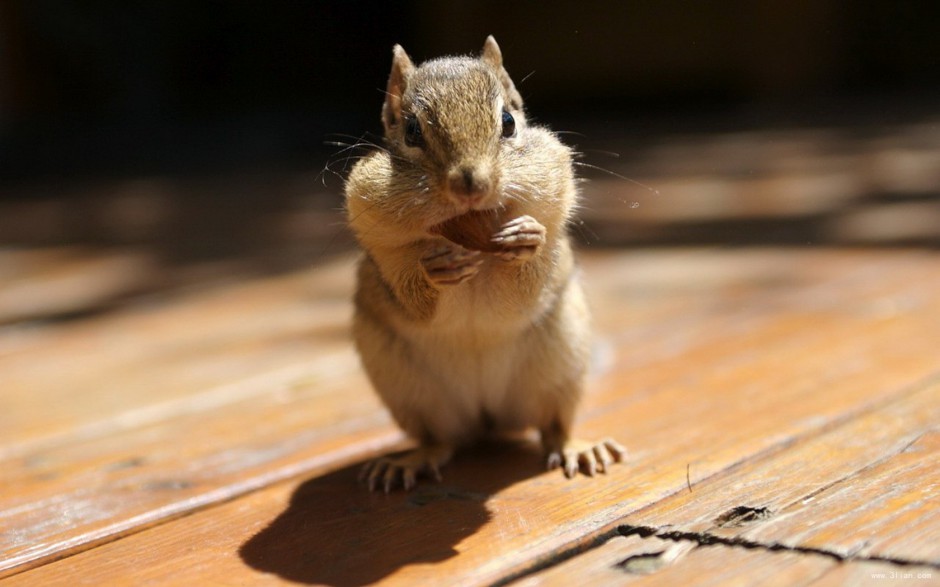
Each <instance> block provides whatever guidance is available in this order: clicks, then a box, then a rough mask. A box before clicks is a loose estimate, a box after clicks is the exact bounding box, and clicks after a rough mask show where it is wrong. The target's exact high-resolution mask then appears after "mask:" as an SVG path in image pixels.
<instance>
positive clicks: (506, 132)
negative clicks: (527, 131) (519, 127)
mask: <svg viewBox="0 0 940 587" xmlns="http://www.w3.org/2000/svg"><path fill="white" fill-rule="evenodd" d="M514 134H516V119H515V118H513V117H512V114H510V113H509V112H507V111H506V110H503V138H504V139H508V138H509V137H511V136H512V135H514Z"/></svg>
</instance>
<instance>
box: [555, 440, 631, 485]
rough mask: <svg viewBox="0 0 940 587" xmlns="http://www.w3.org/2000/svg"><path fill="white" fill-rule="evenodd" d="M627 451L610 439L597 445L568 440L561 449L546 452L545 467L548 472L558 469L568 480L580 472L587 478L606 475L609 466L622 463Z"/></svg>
mask: <svg viewBox="0 0 940 587" xmlns="http://www.w3.org/2000/svg"><path fill="white" fill-rule="evenodd" d="M626 455H627V449H626V448H624V447H623V446H622V445H620V443H618V442H617V441H615V440H613V439H612V438H606V439H604V440H602V441H600V442H597V443H591V442H587V441H583V440H569V441H567V442H566V443H565V444H564V446H562V447H561V448H556V449H554V450H549V451H548V458H547V459H546V465H547V468H548V469H549V470H551V469H557V468H559V467H561V468H562V470H563V471H564V472H565V477H568V478H569V479H570V478H571V477H574V476H575V475H577V474H578V471H579V470H580V471H581V472H582V473H584V474H585V475H587V476H588V477H593V476H594V475H596V474H597V473H606V472H607V471H609V470H610V467H611V465H613V464H614V463H618V462H621V461H623V459H624V458H625V457H626Z"/></svg>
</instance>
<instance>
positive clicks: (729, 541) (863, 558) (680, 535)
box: [617, 525, 940, 569]
mask: <svg viewBox="0 0 940 587" xmlns="http://www.w3.org/2000/svg"><path fill="white" fill-rule="evenodd" d="M617 530H618V532H619V533H620V534H621V535H622V536H639V537H640V538H650V537H655V538H659V539H660V540H669V541H672V542H679V541H691V542H695V543H697V544H698V545H699V546H716V545H717V546H727V547H731V548H745V549H748V550H765V551H768V552H795V553H799V554H813V555H818V556H824V557H828V558H831V559H833V560H835V561H837V562H840V563H842V562H849V561H852V562H879V563H889V564H893V565H899V566H906V567H908V566H924V567H931V568H934V569H940V561H925V560H913V559H905V558H898V557H889V556H878V555H858V554H842V553H839V552H836V551H834V550H828V549H825V548H815V547H812V546H792V545H788V544H783V543H780V542H758V541H756V540H748V539H747V538H741V537H725V536H718V535H715V534H711V533H709V532H684V531H681V530H664V529H661V528H656V527H653V526H632V525H620V526H618V527H617Z"/></svg>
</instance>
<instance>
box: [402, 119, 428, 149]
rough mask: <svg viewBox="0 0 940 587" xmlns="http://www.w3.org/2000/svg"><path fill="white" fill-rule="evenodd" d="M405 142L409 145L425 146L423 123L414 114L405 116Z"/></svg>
mask: <svg viewBox="0 0 940 587" xmlns="http://www.w3.org/2000/svg"><path fill="white" fill-rule="evenodd" d="M405 144H406V145H408V146H409V147H422V146H424V135H423V134H421V123H420V122H418V117H417V116H415V115H414V114H412V115H409V116H406V117H405Z"/></svg>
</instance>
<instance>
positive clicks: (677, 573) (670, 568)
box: [510, 536, 839, 587]
mask: <svg viewBox="0 0 940 587" xmlns="http://www.w3.org/2000/svg"><path fill="white" fill-rule="evenodd" d="M838 565H839V563H838V562H837V561H835V560H833V559H831V558H829V557H825V556H820V555H813V554H803V553H796V552H771V551H768V550H757V549H750V550H748V549H744V548H734V547H728V546H722V545H715V546H699V545H698V544H697V543H694V542H688V541H677V542H676V541H664V540H658V539H656V538H653V537H651V538H640V537H638V536H628V537H624V536H617V537H614V538H612V539H611V540H609V541H607V542H605V543H604V544H603V545H601V546H600V547H598V548H594V549H591V550H589V551H587V552H586V553H584V554H582V555H579V556H576V557H574V558H571V559H569V560H566V561H564V562H563V563H561V564H559V565H557V566H554V567H551V568H549V569H546V570H544V571H542V572H540V573H537V574H535V575H532V576H529V577H526V578H524V579H520V580H518V581H513V582H512V583H510V585H512V586H513V587H536V586H539V585H546V586H547V585H637V586H642V585H689V586H692V585H694V586H696V587H707V586H715V587H725V586H728V585H730V586H734V585H741V586H761V587H771V586H776V585H779V586H781V587H794V586H798V585H808V584H811V583H813V582H814V581H816V580H818V579H819V578H820V577H823V576H825V575H826V573H828V572H830V571H831V570H832V569H833V568H834V567H836V566H838Z"/></svg>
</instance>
